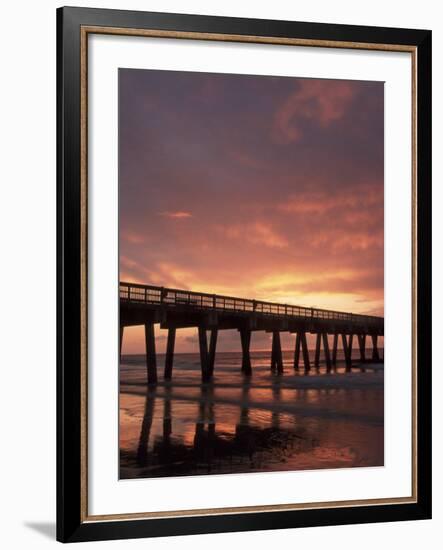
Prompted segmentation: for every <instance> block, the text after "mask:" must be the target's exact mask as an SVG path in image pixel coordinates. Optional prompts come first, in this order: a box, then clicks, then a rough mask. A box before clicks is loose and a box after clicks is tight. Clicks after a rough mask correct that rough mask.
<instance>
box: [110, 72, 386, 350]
mask: <svg viewBox="0 0 443 550" xmlns="http://www.w3.org/2000/svg"><path fill="white" fill-rule="evenodd" d="M119 79H120V99H119V108H120V113H119V117H120V279H121V280H124V281H133V282H140V283H147V284H155V285H162V286H172V287H175V288H183V289H191V290H196V291H203V292H211V293H212V292H215V293H218V294H228V295H232V296H240V297H245V298H246V297H247V298H256V299H263V300H271V301H277V302H283V303H291V304H301V305H307V306H317V307H323V308H331V309H338V310H342V311H352V312H355V313H369V314H374V315H383V147H384V146H383V89H384V88H383V83H381V82H357V81H340V80H319V79H318V80H317V79H298V78H288V77H267V76H244V75H226V74H208V73H186V72H173V71H147V70H132V69H121V70H120V73H119ZM162 332H163V331H158V336H159V338H158V349H159V351H162V350H163V349H164V341H165V334H162ZM195 332H196V331H195V329H186V330H181V331H178V333H177V351H178V352H180V351H197V349H198V348H197V341H196V335H195ZM268 341H269V335H268V334H254V336H253V339H252V343H251V347H252V349H266V348H267V347H269V342H268ZM219 343H220V345H219V349H220V350H239V349H240V344H239V337H238V334H236V333H231V332H230V331H229V332H226V333H225V334H223V335H221V336H220V338H219ZM286 344H287V345H289V340H287V342H286V340H283V346H285V345H286ZM142 352H144V341H143V332H142V330H141V329H139V328H132V329H127V330H126V331H125V337H124V343H123V353H142Z"/></svg>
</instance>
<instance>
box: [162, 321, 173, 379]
mask: <svg viewBox="0 0 443 550" xmlns="http://www.w3.org/2000/svg"><path fill="white" fill-rule="evenodd" d="M175 333H176V329H175V327H171V328H169V329H168V341H167V343H166V357H165V375H164V378H165V380H170V379H171V377H172V367H173V364H174V347H175Z"/></svg>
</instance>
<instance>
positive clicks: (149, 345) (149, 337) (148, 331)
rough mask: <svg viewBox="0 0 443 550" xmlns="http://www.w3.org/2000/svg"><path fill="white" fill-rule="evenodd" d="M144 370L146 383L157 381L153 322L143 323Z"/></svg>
mask: <svg viewBox="0 0 443 550" xmlns="http://www.w3.org/2000/svg"><path fill="white" fill-rule="evenodd" d="M145 346H146V370H147V376H148V384H156V383H157V356H156V353H155V335H154V324H153V323H146V324H145Z"/></svg>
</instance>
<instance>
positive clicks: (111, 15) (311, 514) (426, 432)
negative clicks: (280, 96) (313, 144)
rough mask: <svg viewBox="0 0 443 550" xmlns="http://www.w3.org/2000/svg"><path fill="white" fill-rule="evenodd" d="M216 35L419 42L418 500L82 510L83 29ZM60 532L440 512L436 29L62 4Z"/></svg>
mask: <svg viewBox="0 0 443 550" xmlns="http://www.w3.org/2000/svg"><path fill="white" fill-rule="evenodd" d="M84 26H96V27H116V28H117V27H118V28H127V29H154V30H161V31H179V32H190V33H209V34H212V33H216V34H226V35H247V36H255V37H275V38H288V39H300V40H321V41H333V42H334V41H338V42H349V43H364V44H386V45H405V46H411V47H414V48H415V49H416V98H417V99H416V178H417V195H416V216H417V220H416V229H417V233H416V234H417V242H416V258H415V261H416V287H417V288H416V302H417V303H416V311H417V315H416V350H417V376H416V401H415V403H416V411H417V415H416V426H417V431H416V434H417V441H416V450H417V454H416V464H417V471H416V476H417V477H416V482H417V498H416V502H413V503H393V504H380V505H368V506H365V505H358V506H347V507H339V506H337V507H330V508H319V509H300V510H281V511H263V512H252V513H223V514H211V515H209V514H208V515H195V516H187V517H167V518H164V517H162V518H150V519H137V520H130V519H121V520H96V521H87V519H86V520H85V519H84V517H83V515H82V512H81V505H82V503H81V499H82V498H83V497H82V493H81V482H82V468H81V463H82V453H84V448H83V445H82V435H81V421H82V420H81V415H82V399H83V398H82V373H81V369H80V364H81V353H82V352H81V339H82V319H81V299H82V297H81V284H82V280H81V277H82V275H81V272H82V269H81V265H82V255H81V210H82V194H81V184H80V182H81V155H82V148H81V132H82V127H81V125H82V122H81V86H80V79H81V54H80V50H81V28H82V27H84ZM57 211H58V212H57V283H58V287H57V365H58V366H57V441H58V443H57V539H58V540H59V541H62V542H76V541H92V540H103V539H123V538H135V537H157V536H171V535H184V534H196V533H217V532H229V531H246V530H263V529H283V528H293V527H308V526H322V525H338V524H354V523H372V522H387V521H403V520H418V519H428V518H430V517H431V31H429V30H412V29H398V28H384V27H365V26H351V25H330V24H321V23H304V22H290V21H274V20H272V21H271V20H258V19H239V18H229V17H212V16H211V17H209V16H200V15H183V14H173V13H147V12H135V11H121V10H106V9H91V8H75V7H64V8H59V9H58V10H57Z"/></svg>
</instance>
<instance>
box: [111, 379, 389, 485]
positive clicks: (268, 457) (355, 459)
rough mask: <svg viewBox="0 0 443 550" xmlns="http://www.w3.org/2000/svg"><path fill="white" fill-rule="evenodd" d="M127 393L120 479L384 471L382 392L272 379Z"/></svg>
mask: <svg viewBox="0 0 443 550" xmlns="http://www.w3.org/2000/svg"><path fill="white" fill-rule="evenodd" d="M145 388H146V386H145ZM126 390H127V391H125V389H124V388H123V389H122V392H121V433H123V434H124V439H121V442H120V477H121V478H122V479H126V478H133V477H161V476H177V475H198V474H207V473H217V474H218V473H240V472H251V471H276V470H299V469H315V468H339V467H352V466H379V465H383V390H382V388H364V387H363V388H353V389H347V388H345V389H341V388H322V389H315V388H307V389H303V388H297V389H295V388H291V387H286V386H285V385H284V384H283V383H282V377H280V376H278V375H274V376H273V377H272V380H271V383H270V384H269V385H267V386H263V387H261V386H253V385H252V382H251V380H250V378H245V379H244V381H243V384H241V386H240V387H226V385H224V384H217V383H216V382H209V383H203V384H200V385H199V386H198V387H193V386H190V387H187V386H177V385H176V386H174V385H173V383H172V382H165V383H164V384H160V385H158V386H154V387H147V389H146V393H145V396H144V398H143V397H142V396H141V395H140V393H136V394H131V391H130V388H129V387H128V388H126ZM142 400H143V401H144V403H143V407H142V406H141V403H142ZM137 426H138V429H137Z"/></svg>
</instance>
